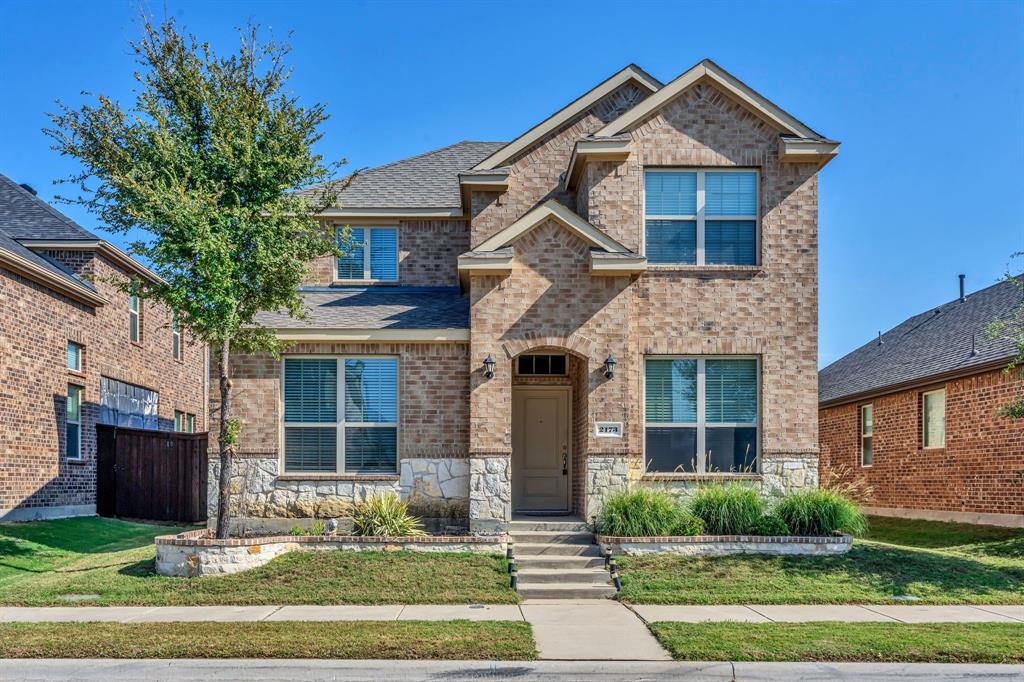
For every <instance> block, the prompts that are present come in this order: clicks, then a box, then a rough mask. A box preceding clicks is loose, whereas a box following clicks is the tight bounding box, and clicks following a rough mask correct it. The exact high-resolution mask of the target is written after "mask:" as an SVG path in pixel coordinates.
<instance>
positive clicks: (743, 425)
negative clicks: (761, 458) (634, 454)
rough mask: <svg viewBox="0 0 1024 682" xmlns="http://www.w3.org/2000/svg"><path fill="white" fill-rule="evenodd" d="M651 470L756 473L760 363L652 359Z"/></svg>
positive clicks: (648, 393) (648, 403)
mask: <svg viewBox="0 0 1024 682" xmlns="http://www.w3.org/2000/svg"><path fill="white" fill-rule="evenodd" d="M644 367H645V372H644V376H645V385H644V386H645V388H644V390H645V402H644V404H645V422H646V423H645V427H646V428H645V439H644V448H645V453H646V455H645V456H646V464H647V469H648V471H661V472H676V471H681V472H691V473H710V472H756V471H757V452H758V384H759V383H760V379H759V377H760V370H759V367H758V361H757V359H756V358H736V357H730V358H719V357H708V358H703V357H701V358H653V357H652V358H647V359H646V360H645V363H644Z"/></svg>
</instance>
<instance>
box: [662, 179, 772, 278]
mask: <svg viewBox="0 0 1024 682" xmlns="http://www.w3.org/2000/svg"><path fill="white" fill-rule="evenodd" d="M758 184H759V183H758V174H757V171H747V170H744V171H735V170H717V169H715V170H712V169H697V170H671V169H647V171H646V172H645V173H644V197H645V203H644V220H645V255H646V256H647V260H648V262H649V263H655V264H657V263H661V264H675V265H756V264H757V262H758V231H757V223H758V220H757V217H758Z"/></svg>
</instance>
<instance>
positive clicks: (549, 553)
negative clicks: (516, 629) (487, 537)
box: [509, 519, 615, 599]
mask: <svg viewBox="0 0 1024 682" xmlns="http://www.w3.org/2000/svg"><path fill="white" fill-rule="evenodd" d="M509 540H510V542H511V543H512V556H513V557H515V562H516V567H517V568H518V573H517V575H518V581H517V582H518V586H517V590H518V592H519V595H520V596H521V597H523V598H524V599H604V598H607V597H610V596H612V595H614V594H615V587H613V586H612V584H611V580H610V578H609V575H608V571H607V569H605V567H604V559H603V557H602V556H601V550H600V548H599V547H598V546H597V545H595V544H594V536H593V534H592V533H591V532H590V531H589V529H588V528H587V525H586V524H585V523H582V522H580V521H571V520H562V521H548V520H543V521H542V520H535V519H523V520H515V521H512V524H511V528H510V529H509Z"/></svg>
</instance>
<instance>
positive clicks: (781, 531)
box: [754, 512, 789, 535]
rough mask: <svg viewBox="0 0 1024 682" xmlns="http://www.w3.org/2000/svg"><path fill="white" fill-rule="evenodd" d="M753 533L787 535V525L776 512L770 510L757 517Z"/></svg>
mask: <svg viewBox="0 0 1024 682" xmlns="http://www.w3.org/2000/svg"><path fill="white" fill-rule="evenodd" d="M754 535H789V526H787V525H786V522H785V521H783V520H782V517H780V516H779V515H778V514H776V513H775V512H770V513H768V514H765V515H764V516H762V517H761V518H760V519H758V521H757V525H756V526H755V527H754Z"/></svg>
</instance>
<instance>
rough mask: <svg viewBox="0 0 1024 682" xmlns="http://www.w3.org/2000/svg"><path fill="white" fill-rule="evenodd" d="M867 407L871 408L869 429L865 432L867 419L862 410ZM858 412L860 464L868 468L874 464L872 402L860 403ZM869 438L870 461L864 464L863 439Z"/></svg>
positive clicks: (873, 408) (873, 407) (873, 413)
mask: <svg viewBox="0 0 1024 682" xmlns="http://www.w3.org/2000/svg"><path fill="white" fill-rule="evenodd" d="M868 409H870V410H871V431H870V432H868V433H865V431H864V425H865V424H867V421H866V420H865V419H864V411H865V410H868ZM858 414H859V415H860V419H859V422H860V423H859V427H860V428H859V429H858V430H859V431H860V466H861V468H863V469H868V468H870V467H872V466H874V464H875V405H874V403H866V404H864V405H861V406H860V411H859V413H858ZM869 438H870V439H871V463H870V464H865V463H864V441H866V440H867V439H869Z"/></svg>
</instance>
